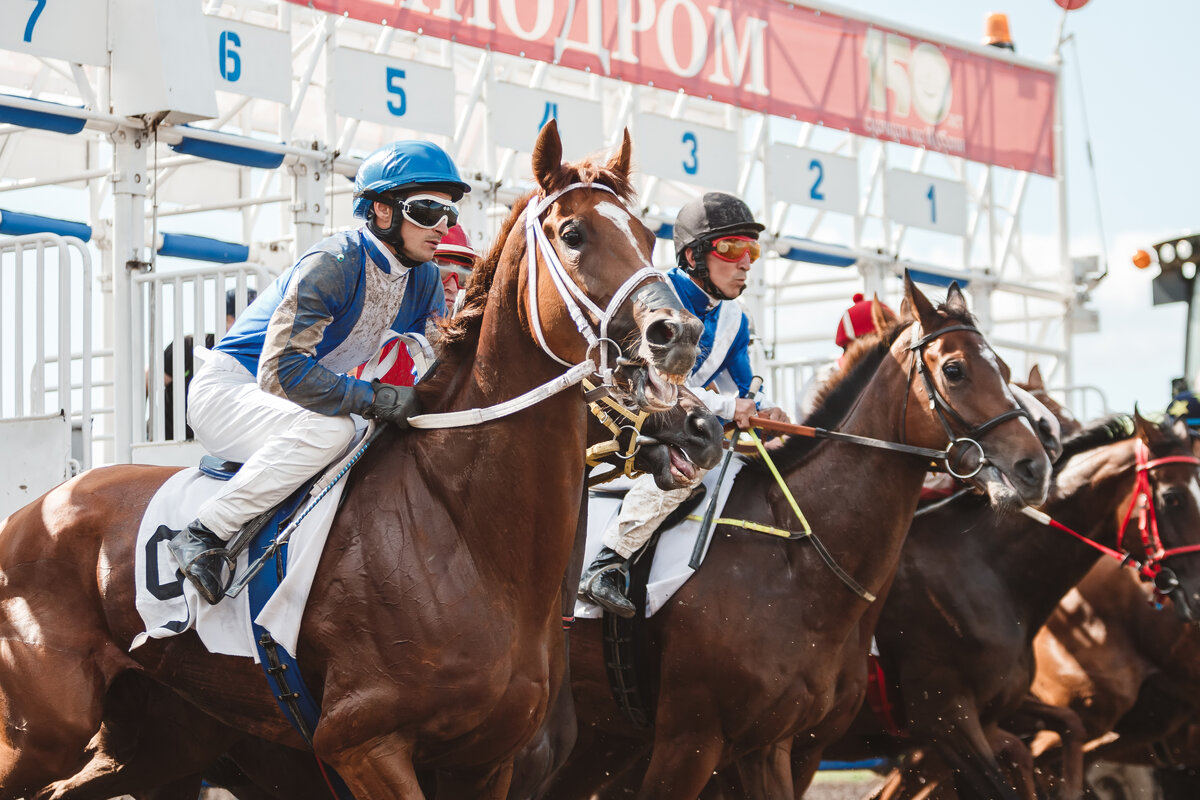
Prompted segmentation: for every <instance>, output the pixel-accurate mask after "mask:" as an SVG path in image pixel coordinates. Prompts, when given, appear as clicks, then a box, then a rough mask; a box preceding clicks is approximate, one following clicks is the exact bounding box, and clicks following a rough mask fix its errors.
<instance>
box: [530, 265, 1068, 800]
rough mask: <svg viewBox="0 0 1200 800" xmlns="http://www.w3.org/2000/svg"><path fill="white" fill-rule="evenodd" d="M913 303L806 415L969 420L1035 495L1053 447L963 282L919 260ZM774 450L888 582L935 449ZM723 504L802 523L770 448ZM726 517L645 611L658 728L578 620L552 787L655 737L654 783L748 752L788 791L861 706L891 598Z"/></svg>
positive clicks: (829, 537) (937, 436) (908, 300)
mask: <svg viewBox="0 0 1200 800" xmlns="http://www.w3.org/2000/svg"><path fill="white" fill-rule="evenodd" d="M901 319H902V320H903V324H901V325H899V326H896V327H895V328H894V329H893V330H892V331H891V332H890V334H889V336H888V337H887V338H880V339H878V340H876V342H875V344H874V345H873V346H871V347H870V348H869V350H867V351H865V352H859V353H858V356H857V357H858V358H859V361H858V363H857V364H856V365H855V366H854V367H852V368H846V369H844V370H843V372H842V373H841V375H842V379H841V382H840V384H839V385H838V386H837V387H834V388H832V389H831V390H830V393H829V395H828V396H827V397H826V398H825V400H824V401H823V403H822V405H821V407H820V408H819V409H818V411H817V412H815V414H814V415H813V416H812V417H810V419H809V420H808V422H809V423H810V424H812V425H820V426H824V427H832V426H833V425H835V424H836V423H837V422H838V420H839V419H841V417H842V416H843V415H844V416H845V419H844V421H843V422H842V424H841V425H840V426H839V429H840V430H841V431H843V432H847V433H851V434H857V435H859V436H864V437H871V438H875V439H881V440H886V441H888V442H892V443H895V442H902V443H906V444H908V445H919V446H921V447H925V448H931V449H932V448H936V449H939V450H941V449H943V448H947V446H948V429H950V430H953V431H956V433H950V434H949V436H952V437H961V436H967V435H968V431H970V433H973V434H974V435H976V436H978V437H979V438H980V439H981V440H982V450H983V451H985V455H986V459H987V467H985V469H984V471H983V472H982V473H981V476H982V477H983V478H984V479H985V480H986V483H987V485H988V486H989V488H990V489H991V490H992V492H993V496H994V497H995V498H996V500H997V502H1001V503H1002V502H1005V501H1011V502H1015V503H1017V504H1021V503H1025V502H1033V503H1040V502H1041V501H1042V500H1043V499H1044V498H1045V494H1046V490H1047V486H1048V484H1049V477H1050V463H1049V460H1048V459H1047V458H1046V454H1045V451H1044V450H1043V448H1042V444H1041V442H1040V441H1039V439H1038V437H1037V435H1036V434H1035V433H1034V431H1033V429H1032V428H1031V427H1030V425H1029V423H1028V421H1027V420H1026V419H1025V418H1024V417H1023V416H1022V417H1017V415H1018V414H1023V412H1020V411H1019V408H1018V406H1017V403H1016V401H1015V400H1014V399H1013V397H1012V395H1011V393H1010V392H1009V391H1008V389H1007V377H1008V376H1007V375H1006V374H1005V373H1004V372H1003V371H1002V370H1001V368H1000V366H999V363H998V361H997V359H996V357H995V355H994V353H993V352H992V350H991V348H990V347H989V346H988V345H987V343H986V341H985V340H984V338H983V336H982V335H981V334H980V333H979V331H978V330H977V329H976V328H975V327H973V324H972V320H971V317H970V314H969V312H968V311H967V307H966V302H965V300H964V298H963V296H962V293H961V292H960V291H959V289H958V287H957V285H952V286H951V288H950V291H949V294H948V296H947V300H946V303H945V304H943V305H942V306H940V307H938V308H935V307H934V306H933V305H932V304H931V303H930V302H929V300H928V299H926V297H925V296H924V295H923V294H922V293H921V292H920V291H919V290H918V289H917V288H916V287H915V286H914V285H913V283H912V281H911V280H909V279H908V278H907V276H906V278H905V300H904V302H903V304H902V306H901ZM864 387H865V388H864ZM851 403H853V408H850V410H849V411H848V412H847V410H846V409H847V408H848V407H849V406H850V405H851ZM835 409H836V411H834V410H835ZM977 425H978V426H980V427H979V428H978V429H975V430H972V427H973V426H977ZM981 430H982V431H986V433H981V432H980V431H981ZM775 459H776V462H777V464H778V467H779V470H780V471H781V473H782V474H783V476H784V479H785V481H786V484H787V486H788V487H789V489H790V491H791V492H793V493H794V494H795V496H796V497H797V498H798V500H799V503H800V505H801V506H802V507H803V511H804V512H805V513H806V515H807V516H808V518H809V520H811V521H812V524H813V527H814V530H815V532H816V534H817V535H818V536H819V537H820V539H821V542H822V543H823V544H824V548H825V549H826V550H827V554H828V555H829V556H830V557H831V559H832V560H834V561H836V563H837V564H838V565H840V567H841V569H842V570H844V572H845V573H848V574H849V576H852V579H853V581H856V582H857V583H858V584H861V586H862V587H865V591H866V593H868V594H875V595H878V594H880V593H881V592H883V591H884V590H885V589H886V587H887V585H888V584H889V583H890V581H891V577H892V574H893V572H894V570H895V567H896V560H897V558H898V556H899V551H900V546H901V544H902V543H903V541H904V536H905V534H906V533H907V531H908V525H909V521H910V520H911V518H912V514H913V511H914V510H915V509H916V505H917V497H918V495H919V493H920V490H921V483H922V480H923V479H924V476H925V471H926V468H927V467H928V456H925V457H921V456H917V455H914V454H912V453H906V452H897V451H896V450H891V449H876V448H865V447H861V446H859V445H852V444H849V443H845V442H842V441H825V442H821V443H819V444H817V445H816V446H813V445H812V444H811V440H803V439H799V438H796V439H793V440H792V441H790V442H788V443H787V444H785V445H784V446H783V448H781V449H780V450H779V451H777V453H776V454H775ZM960 468H961V465H960ZM1002 474H1003V475H1004V476H1006V478H1007V480H1008V481H1010V482H1011V487H1015V489H1013V488H1011V487H1010V486H1009V484H1008V483H1005V481H1004V479H1002V478H1001V475H1002ZM722 517H724V518H735V519H743V520H749V521H752V522H756V523H759V524H766V525H769V526H773V527H775V528H780V529H783V530H790V531H796V530H797V529H798V527H799V522H798V521H797V520H796V519H795V518H794V516H793V512H792V510H791V508H790V505H789V503H788V502H787V500H786V499H785V498H784V495H783V494H782V491H781V489H780V488H779V487H778V485H777V484H776V483H775V481H774V479H773V478H772V477H771V475H770V473H769V472H768V469H767V467H766V466H765V465H764V464H763V463H762V462H758V461H751V462H750V463H748V464H747V465H746V466H745V467H744V468H743V469H742V471H741V472H740V473H739V474H738V476H737V478H736V480H735V482H734V484H733V486H732V491H731V494H730V497H729V501H728V503H727V504H726V506H725V508H724V509H723V511H722ZM714 531H715V534H714V537H713V541H712V544H711V546H710V548H709V552H708V555H707V556H706V558H705V560H704V562H703V564H702V565H701V567H700V569H699V570H698V571H697V572H696V574H695V575H693V576H692V578H691V579H690V580H689V581H688V582H687V583H685V584H684V585H683V586H682V587H681V588H680V590H679V591H678V593H677V594H676V595H675V596H674V597H673V598H672V599H671V601H669V602H668V604H667V605H666V607H664V608H663V609H662V610H661V611H659V612H658V613H657V614H656V615H655V616H654V617H652V618H651V619H649V620H648V621H647V627H648V631H649V643H648V644H649V647H650V652H651V655H650V658H651V663H652V664H653V665H654V666H656V667H657V670H658V685H659V694H658V699H657V706H656V708H655V709H654V711H653V712H652V716H653V720H654V724H653V730H652V731H649V732H643V731H637V730H634V729H633V726H632V724H631V723H629V722H628V721H627V720H625V719H624V718H623V717H622V716H621V715H620V712H619V711H618V710H617V707H616V705H615V703H614V702H613V700H612V698H611V695H610V691H609V686H608V681H607V678H606V676H605V673H604V668H603V664H602V659H601V655H600V653H601V644H600V636H601V633H600V629H601V623H600V621H592V620H583V621H580V622H577V623H576V627H577V634H578V638H577V639H576V640H575V642H574V643H573V647H572V653H571V671H572V683H573V686H574V690H575V698H576V704H577V709H578V712H579V716H580V720H581V723H582V724H581V729H580V741H579V743H578V744H577V745H576V747H575V750H574V752H573V754H572V756H571V758H570V759H569V760H568V763H567V765H566V766H565V767H564V769H563V771H562V772H560V774H559V777H558V779H557V781H556V782H555V785H554V786H553V788H552V789H551V790H550V791H549V792H548V793H547V795H546V796H547V797H553V798H555V800H559V799H560V798H567V797H587V796H589V795H591V794H592V793H593V792H595V791H597V790H601V791H602V790H604V788H605V786H606V784H607V783H609V782H610V781H611V780H612V779H613V776H616V775H619V774H620V773H622V772H623V771H624V770H625V769H627V767H628V765H630V764H631V763H635V764H636V763H637V760H638V759H639V757H640V756H641V755H642V754H643V753H645V752H646V751H647V749H649V750H650V753H651V755H650V760H649V765H648V767H647V769H646V772H645V775H644V778H643V779H642V780H641V781H640V785H641V789H640V794H639V796H640V797H642V798H661V799H663V800H665V799H667V798H681V799H682V798H695V797H697V796H698V795H699V794H700V792H701V791H702V790H703V789H704V787H705V784H707V783H708V781H709V779H710V777H711V776H712V774H713V771H714V770H716V769H718V768H719V767H722V766H723V765H726V764H729V763H736V764H737V767H738V772H739V774H740V777H741V779H742V787H743V788H742V790H743V791H744V792H745V794H746V795H747V796H749V797H754V798H790V797H793V793H794V788H793V774H792V767H791V759H790V755H791V752H790V751H791V750H792V747H793V741H797V739H796V737H797V736H799V740H798V741H799V742H800V744H799V745H798V747H799V748H800V749H802V750H803V752H802V753H801V755H802V759H803V760H802V764H801V767H800V770H799V773H800V774H798V775H797V776H796V778H795V785H796V786H797V787H800V790H801V791H803V788H804V787H806V786H807V785H808V782H809V781H810V780H811V777H812V774H813V772H815V770H816V767H817V764H818V762H819V760H820V755H821V751H822V750H823V749H824V747H825V745H826V744H828V743H829V742H830V741H832V740H834V739H836V738H837V737H838V736H839V735H840V734H841V733H842V732H843V730H844V729H845V726H846V725H848V724H849V722H850V721H851V719H852V718H853V715H854V712H855V711H856V710H857V708H858V705H859V703H860V702H861V698H862V696H863V692H864V690H865V686H866V658H865V656H866V652H867V648H868V646H869V643H870V637H871V632H872V630H873V628H874V623H875V617H876V616H877V615H878V613H879V606H880V604H879V603H872V602H870V600H869V599H867V598H864V597H863V596H861V595H860V594H858V593H856V592H854V591H851V589H850V588H849V585H848V584H847V583H844V582H843V580H842V579H840V578H839V577H838V576H837V575H835V574H834V571H833V570H832V569H831V568H830V567H829V566H827V565H826V563H825V562H824V561H823V560H822V558H821V557H820V554H819V553H818V551H817V549H816V547H815V542H814V543H810V542H806V541H804V540H803V539H800V540H799V541H789V540H785V539H783V538H780V537H777V536H767V535H761V534H754V533H750V532H748V531H745V530H743V529H741V528H738V527H734V526H730V525H724V524H722V525H718V526H717V527H716V528H715V529H714Z"/></svg>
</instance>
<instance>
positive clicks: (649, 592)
mask: <svg viewBox="0 0 1200 800" xmlns="http://www.w3.org/2000/svg"><path fill="white" fill-rule="evenodd" d="M744 463H745V462H743V461H742V460H741V459H740V458H736V457H735V458H734V459H732V460H731V461H730V462H729V469H728V470H726V472H725V481H724V483H722V484H721V490H720V492H717V478H718V476H719V474H720V472H721V470H720V468H719V467H718V468H716V469H713V470H710V471H709V473H708V474H707V475H705V476H704V480H703V481H701V482H702V483H703V484H704V487H705V488H706V489H707V490H708V492H707V494H706V495H705V500H704V501H703V502H701V503H700V506H699V507H698V508H697V509H696V510H695V511H694V512H693V514H695V515H698V516H700V517H703V516H704V512H705V510H706V509H707V508H708V502H709V501H708V498H710V497H713V496H714V494H716V497H717V509H716V514H715V515H714V518H715V517H719V516H721V510H722V509H724V508H725V501H726V500H728V499H729V490H730V488H731V487H732V486H733V481H734V478H736V477H737V474H738V472H739V471H740V470H741V468H742V465H743V464H744ZM622 500H623V497H622V495H620V494H614V493H604V492H594V493H593V494H592V495H591V496H590V497H589V499H588V530H587V544H586V546H585V551H584V561H583V563H584V564H590V563H592V559H594V558H595V557H596V553H598V552H600V548H601V547H602V546H603V543H602V542H601V540H602V539H603V537H604V531H605V530H607V529H608V527H609V526H610V525H615V524H616V519H617V513H618V512H619V511H620V510H621V501H622ZM714 527H716V526H714ZM699 533H700V523H699V522H698V521H696V520H689V519H685V520H683V521H681V522H680V523H679V524H678V525H675V526H673V527H671V528H664V529H663V530H661V531H660V532H659V534H658V537H659V539H658V549H657V550H656V551H655V553H654V563H653V564H652V565H651V567H650V579H649V581H648V582H647V584H646V616H647V617H650V616H653V615H654V614H655V613H656V612H657V611H658V610H659V609H660V608H662V607H663V606H665V605H666V604H667V601H668V600H670V599H671V596H672V595H674V594H675V592H677V591H678V590H679V587H680V586H683V584H684V583H686V582H687V579H688V578H690V577H691V576H692V573H694V572H695V570H694V569H692V568H691V567H689V566H688V561H690V560H691V558H692V549H693V548H694V547H695V546H696V536H697V535H698V534H699ZM711 543H712V532H711V531H710V532H709V544H711ZM709 544H706V545H705V547H704V555H708V547H709ZM603 614H604V609H603V608H601V607H600V606H598V605H596V604H594V603H591V602H588V601H587V600H583V599H577V600H576V601H575V616H576V617H580V618H582V619H599V618H600V617H601V616H603Z"/></svg>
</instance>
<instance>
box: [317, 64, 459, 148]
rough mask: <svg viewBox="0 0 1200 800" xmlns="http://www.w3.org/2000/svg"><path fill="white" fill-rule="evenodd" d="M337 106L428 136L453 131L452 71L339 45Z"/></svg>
mask: <svg viewBox="0 0 1200 800" xmlns="http://www.w3.org/2000/svg"><path fill="white" fill-rule="evenodd" d="M333 85H334V86H336V87H337V93H336V94H335V95H334V98H333V104H334V108H335V109H336V110H337V113H338V114H340V115H342V116H343V117H349V118H350V119H361V120H365V121H367V122H377V123H379V124H380V125H392V126H395V127H398V128H407V129H409V130H414V131H419V132H421V133H426V134H441V135H445V136H449V135H452V134H453V133H454V71H453V70H450V69H445V68H444V67H435V66H432V65H430V64H421V63H419V62H416V61H405V60H401V59H398V58H392V57H390V56H379V55H375V54H374V53H366V52H363V51H362V50H352V49H350V48H348V47H339V48H337V49H336V50H334V51H333Z"/></svg>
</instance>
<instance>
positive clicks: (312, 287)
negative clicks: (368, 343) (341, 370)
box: [258, 252, 374, 416]
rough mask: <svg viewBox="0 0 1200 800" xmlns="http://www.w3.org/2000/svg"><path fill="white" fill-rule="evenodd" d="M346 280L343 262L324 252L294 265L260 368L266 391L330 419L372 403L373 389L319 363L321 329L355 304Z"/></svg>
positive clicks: (269, 328) (273, 318) (269, 330)
mask: <svg viewBox="0 0 1200 800" xmlns="http://www.w3.org/2000/svg"><path fill="white" fill-rule="evenodd" d="M350 277H351V276H348V275H347V274H346V270H345V267H344V264H343V262H339V261H337V260H336V259H335V258H334V257H333V256H331V255H329V254H328V253H323V252H314V253H312V254H310V255H309V256H307V257H306V258H304V259H303V260H302V261H301V262H300V263H299V264H297V265H296V269H295V270H294V271H293V274H292V276H291V280H290V281H289V282H288V286H287V287H286V288H285V290H284V292H283V300H282V302H281V303H280V304H279V306H278V307H277V308H276V309H275V311H274V313H273V314H272V315H271V320H270V322H269V323H268V325H267V331H266V339H265V341H264V342H263V349H262V355H261V357H260V358H259V365H258V385H259V386H260V387H261V388H262V389H263V390H264V391H267V392H270V393H272V394H275V395H279V396H280V397H285V398H287V399H288V400H291V401H292V402H294V403H295V404H296V405H299V406H302V407H303V408H307V409H308V410H310V411H315V412H317V413H319V414H328V415H330V416H337V415H344V414H351V413H359V414H360V413H362V412H363V411H365V410H366V408H367V406H369V405H370V404H371V400H372V399H373V397H374V392H373V391H372V389H371V384H369V383H367V382H366V381H361V380H359V379H357V378H352V377H350V376H348V375H339V374H337V373H335V372H333V371H332V370H329V369H327V368H325V367H323V366H321V365H320V364H319V363H318V362H317V347H318V345H319V344H320V343H321V340H322V338H323V337H324V335H325V329H326V328H327V327H328V326H329V324H330V323H331V322H333V320H334V319H335V318H336V317H337V316H338V315H340V314H345V313H347V312H348V310H349V308H350V305H351V303H352V301H353V298H354V285H353V281H352V280H349V278H350Z"/></svg>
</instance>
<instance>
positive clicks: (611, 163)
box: [605, 128, 633, 178]
mask: <svg viewBox="0 0 1200 800" xmlns="http://www.w3.org/2000/svg"><path fill="white" fill-rule="evenodd" d="M632 158H633V144H632V143H631V142H630V141H629V128H626V129H625V132H624V133H623V134H622V136H621V147H620V148H619V149H618V150H617V152H616V153H614V154H613V157H612V158H610V159H609V160H608V164H606V165H605V169H607V170H608V171H609V172H612V173H613V174H615V175H620V176H621V177H622V178H628V177H629V164H630V161H631V160H632Z"/></svg>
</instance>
